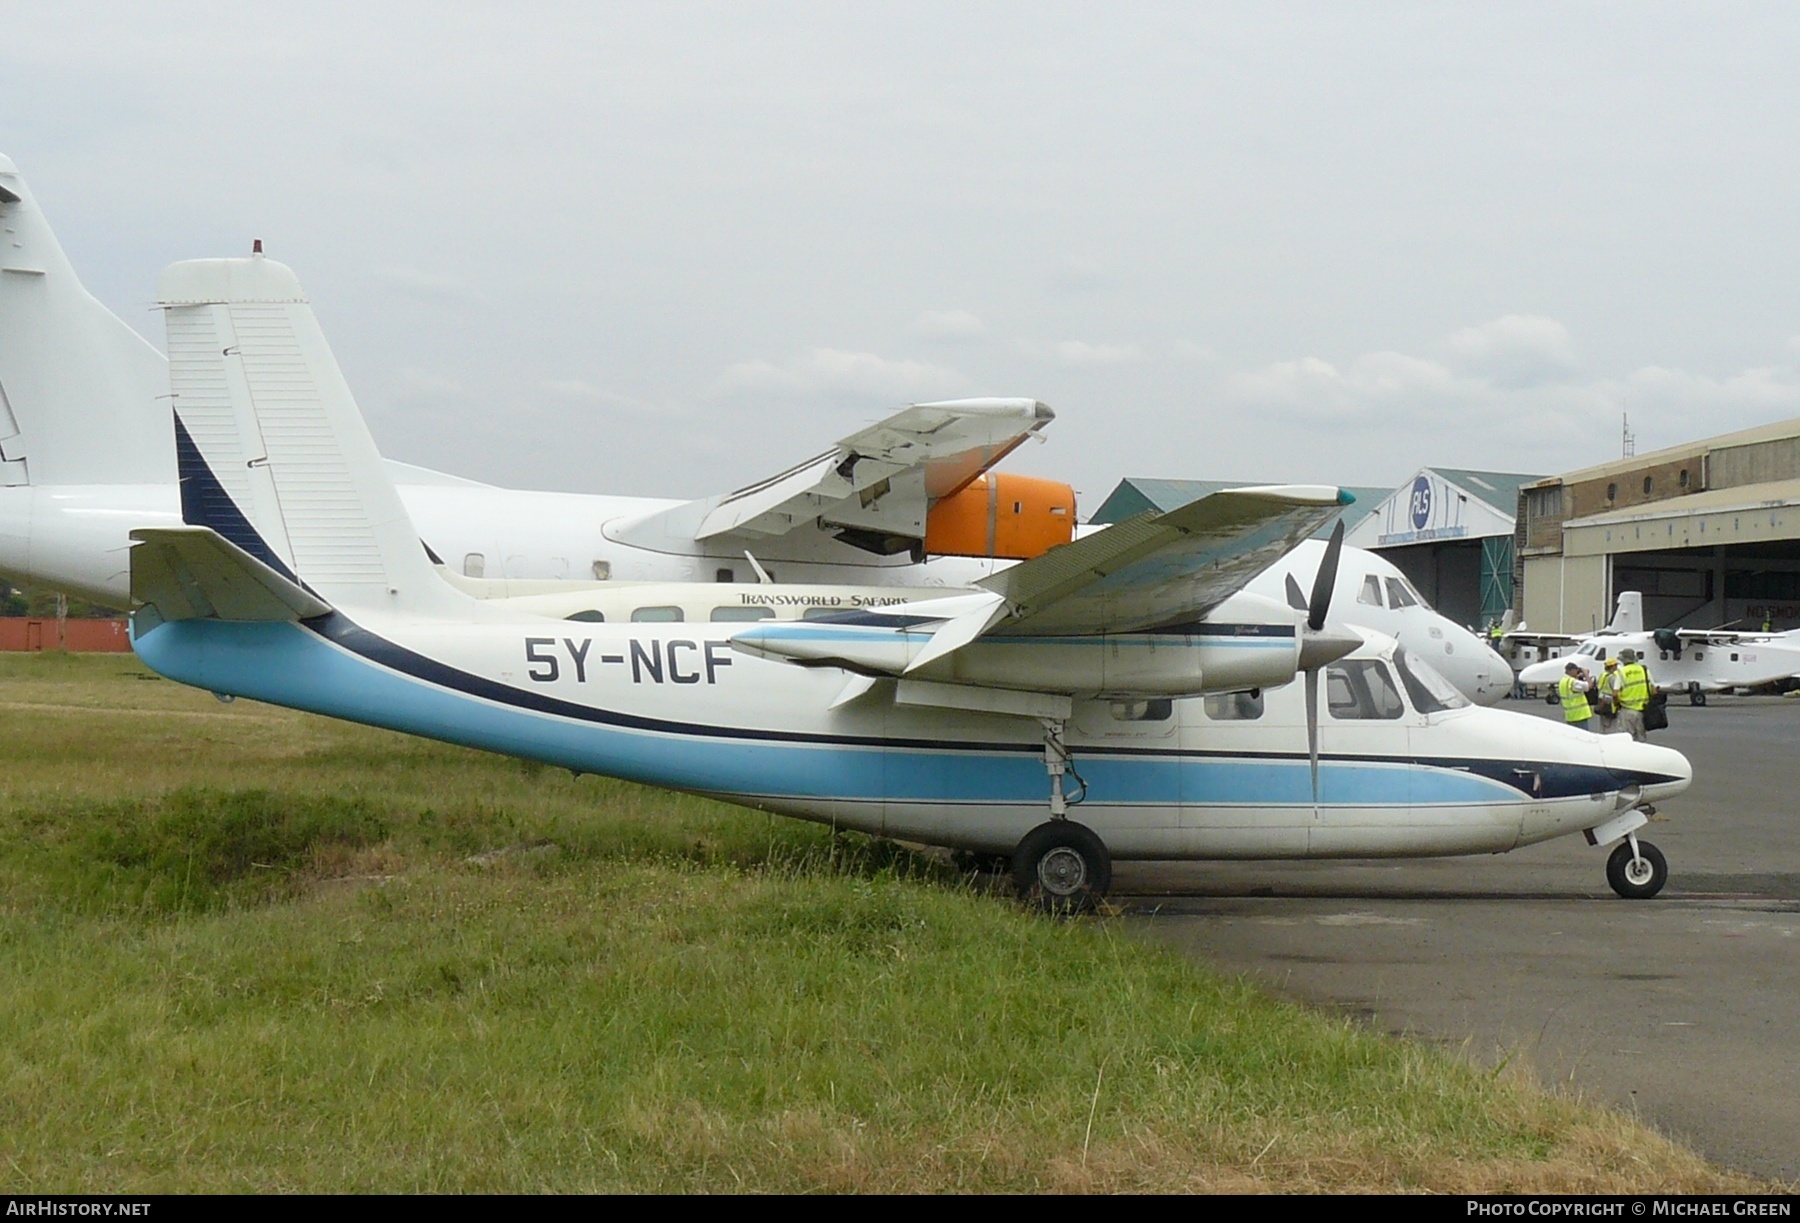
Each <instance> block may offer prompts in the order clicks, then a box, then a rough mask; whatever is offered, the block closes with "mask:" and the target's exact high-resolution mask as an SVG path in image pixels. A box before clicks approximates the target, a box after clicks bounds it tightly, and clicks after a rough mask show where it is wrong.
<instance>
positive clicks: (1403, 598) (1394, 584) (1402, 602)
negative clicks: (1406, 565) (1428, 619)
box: [1387, 578, 1419, 607]
mask: <svg viewBox="0 0 1800 1223" xmlns="http://www.w3.org/2000/svg"><path fill="white" fill-rule="evenodd" d="M1387 592H1388V606H1389V607H1417V606H1418V605H1419V601H1418V600H1417V599H1415V598H1413V596H1412V591H1410V590H1408V589H1407V587H1406V583H1405V582H1402V581H1401V580H1400V579H1399V578H1389V579H1388V580H1387Z"/></svg>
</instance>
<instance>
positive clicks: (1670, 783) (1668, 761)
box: [1600, 735, 1694, 800]
mask: <svg viewBox="0 0 1800 1223" xmlns="http://www.w3.org/2000/svg"><path fill="white" fill-rule="evenodd" d="M1600 750H1601V753H1602V756H1603V758H1604V759H1605V761H1606V767H1607V768H1609V769H1611V770H1613V771H1614V772H1617V773H1625V774H1628V775H1630V776H1631V777H1632V778H1633V779H1635V780H1637V781H1638V782H1639V784H1641V785H1642V786H1643V787H1644V797H1645V798H1646V799H1650V800H1654V799H1659V798H1668V797H1670V796H1671V795H1675V794H1680V793H1681V792H1682V791H1683V790H1685V789H1687V788H1688V786H1690V785H1692V784H1693V781H1694V766H1693V765H1692V764H1690V763H1689V762H1688V758H1687V757H1686V756H1684V755H1682V754H1681V753H1680V752H1678V751H1676V750H1675V749H1674V748H1672V747H1659V746H1658V745H1657V744H1654V743H1637V742H1634V741H1633V740H1631V739H1628V738H1626V737H1625V736H1623V735H1607V736H1604V737H1603V739H1602V741H1601V749H1600Z"/></svg>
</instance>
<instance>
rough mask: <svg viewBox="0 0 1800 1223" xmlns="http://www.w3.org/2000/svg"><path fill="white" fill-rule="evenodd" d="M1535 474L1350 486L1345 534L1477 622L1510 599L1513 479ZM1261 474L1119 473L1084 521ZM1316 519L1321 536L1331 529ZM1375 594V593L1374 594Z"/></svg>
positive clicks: (1433, 472)
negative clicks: (1122, 476) (1159, 476)
mask: <svg viewBox="0 0 1800 1223" xmlns="http://www.w3.org/2000/svg"><path fill="white" fill-rule="evenodd" d="M1539 479H1540V477H1538V476H1533V475H1520V474H1517V473H1514V472H1495V471H1466V470H1462V469H1459V468H1452V467H1425V468H1421V469H1420V470H1419V471H1418V472H1417V473H1415V474H1414V475H1413V477H1412V478H1411V479H1409V480H1407V481H1406V483H1404V484H1402V485H1401V486H1400V487H1399V488H1357V487H1354V486H1350V492H1351V493H1352V494H1354V495H1355V497H1356V502H1355V503H1354V504H1353V505H1351V507H1350V508H1349V510H1348V511H1346V512H1345V514H1344V525H1345V535H1344V542H1345V543H1347V544H1350V545H1352V546H1354V547H1358V548H1366V549H1368V550H1369V551H1371V552H1376V553H1379V554H1380V555H1381V557H1382V558H1383V559H1384V560H1387V561H1388V562H1390V563H1391V564H1393V565H1394V566H1395V567H1396V568H1397V569H1399V570H1400V572H1402V573H1404V574H1405V575H1406V577H1407V580H1408V581H1410V582H1411V583H1412V584H1413V585H1414V586H1415V587H1417V588H1418V591H1419V593H1420V594H1421V595H1423V596H1424V597H1425V601H1426V602H1428V603H1430V604H1431V605H1432V607H1434V608H1436V609H1437V610H1438V611H1439V612H1440V613H1442V614H1443V615H1445V616H1447V617H1449V618H1450V619H1451V620H1454V621H1456V622H1457V623H1458V624H1466V625H1468V626H1469V627H1471V628H1474V629H1483V628H1486V627H1487V626H1488V625H1490V624H1493V623H1495V622H1497V621H1498V620H1499V619H1500V618H1501V616H1503V615H1504V614H1505V613H1506V611H1507V609H1508V608H1510V607H1512V606H1513V604H1514V599H1513V592H1514V577H1515V571H1516V557H1515V541H1516V536H1517V523H1518V501H1519V489H1520V487H1521V486H1523V485H1526V484H1533V483H1536V482H1537V481H1538V480H1539ZM1277 482H1278V481H1263V480H1150V479H1140V478H1136V477H1133V478H1129V479H1126V480H1122V481H1120V483H1119V486H1118V487H1117V488H1115V489H1114V490H1113V491H1112V493H1111V495H1109V496H1108V497H1107V498H1106V500H1105V501H1104V502H1102V503H1101V505H1100V508H1099V509H1097V510H1095V511H1094V514H1093V517H1092V518H1091V519H1089V521H1090V522H1095V523H1110V522H1119V521H1122V520H1123V519H1126V518H1129V517H1131V516H1132V515H1133V514H1139V513H1142V512H1143V511H1145V510H1148V509H1157V510H1171V509H1174V508H1175V507H1176V506H1179V505H1186V504H1187V503H1188V502H1190V501H1192V500H1194V499H1195V498H1196V497H1202V496H1205V495H1206V494H1207V493H1212V492H1217V491H1219V490H1220V489H1223V488H1243V487H1245V486H1246V485H1254V484H1263V483H1277ZM1329 529H1330V528H1329V527H1327V528H1322V529H1321V530H1320V531H1319V533H1318V534H1319V536H1320V537H1321V538H1322V537H1323V536H1324V535H1325V534H1327V533H1328V531H1329ZM1375 597H1377V598H1380V597H1381V596H1380V595H1379V594H1377V595H1376V596H1375Z"/></svg>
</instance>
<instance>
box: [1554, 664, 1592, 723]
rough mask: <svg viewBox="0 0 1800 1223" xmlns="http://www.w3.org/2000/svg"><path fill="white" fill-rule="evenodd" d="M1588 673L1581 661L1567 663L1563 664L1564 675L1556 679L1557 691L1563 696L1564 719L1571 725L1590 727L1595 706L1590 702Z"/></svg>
mask: <svg viewBox="0 0 1800 1223" xmlns="http://www.w3.org/2000/svg"><path fill="white" fill-rule="evenodd" d="M1591 686H1592V685H1591V684H1590V683H1589V682H1588V673H1587V672H1586V671H1583V670H1582V669H1581V664H1580V663H1573V662H1572V663H1566V664H1564V666H1563V677H1562V678H1561V679H1559V680H1557V681H1556V691H1557V693H1558V694H1559V695H1560V696H1561V697H1562V709H1563V721H1565V722H1567V723H1568V724H1569V725H1570V726H1579V727H1580V728H1581V729H1582V730H1587V729H1589V726H1588V722H1589V721H1590V720H1591V719H1592V718H1593V716H1594V707H1593V706H1592V705H1589V704H1588V699H1587V694H1588V688H1589V687H1591Z"/></svg>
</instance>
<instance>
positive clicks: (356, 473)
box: [157, 255, 462, 612]
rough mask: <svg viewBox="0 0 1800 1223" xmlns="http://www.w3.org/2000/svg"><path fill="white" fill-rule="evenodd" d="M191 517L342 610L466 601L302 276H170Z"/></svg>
mask: <svg viewBox="0 0 1800 1223" xmlns="http://www.w3.org/2000/svg"><path fill="white" fill-rule="evenodd" d="M157 297H158V300H159V302H160V303H161V305H162V307H163V310H164V312H165V314H166V316H167V319H168V343H169V383H170V387H171V389H172V390H173V391H174V395H175V401H174V402H175V451H176V459H177V467H178V469H179V474H180V478H181V508H182V517H183V518H184V519H185V520H186V521H188V522H189V523H192V524H194V525H197V526H207V527H211V528H212V529H213V530H215V531H217V532H218V533H219V534H220V535H222V536H224V537H225V538H226V539H228V540H230V541H231V542H232V543H233V544H236V545H237V546H238V547H239V548H242V549H243V550H244V551H245V552H247V553H249V554H250V555H251V556H253V557H254V558H256V559H257V560H258V561H261V562H262V563H263V564H265V565H268V566H269V567H270V568H271V569H274V570H275V571H276V572H277V573H279V574H281V575H282V576H283V577H287V578H290V579H292V580H294V581H297V582H300V583H302V584H304V585H305V586H306V587H307V588H308V589H310V590H312V591H314V592H316V593H317V594H318V595H319V596H320V597H321V598H323V599H324V600H326V601H327V602H329V603H331V604H332V605H333V606H335V607H338V608H340V609H343V610H346V611H350V612H354V611H355V610H357V609H359V608H387V609H392V610H396V611H401V610H406V611H419V610H427V609H429V608H431V607H434V606H440V607H441V606H447V605H448V604H450V603H453V602H460V601H462V596H460V595H458V594H457V593H456V592H455V591H453V590H451V589H450V587H448V586H447V585H445V583H444V581H443V579H441V578H440V577H438V576H437V574H436V573H435V572H434V571H433V569H432V567H431V564H430V561H429V560H428V558H427V557H426V554H425V550H424V547H423V546H422V545H421V544H420V543H419V537H418V534H417V533H416V532H415V531H414V529H413V526H412V523H411V521H410V520H409V519H408V517H407V514H406V510H405V507H404V506H403V505H402V504H401V501H400V497H399V494H398V493H397V492H396V491H395V488H394V484H393V481H392V479H391V478H390V477H389V475H388V473H387V470H386V468H385V467H384V465H383V463H382V460H381V455H380V453H379V452H378V451H377V450H376V448H375V440H374V438H373V437H371V436H370V434H369V430H368V427H367V425H366V424H364V422H363V418H362V413H361V412H360V411H359V410H358V409H357V406H356V401H355V399H354V398H353V397H352V396H351V394H350V388H349V386H347V385H346V384H345V382H344V376H343V374H342V373H341V372H340V371H339V369H338V365H337V361H336V359H335V358H334V357H333V356H332V354H331V349H330V347H329V346H328V345H327V344H326V342H325V336H324V334H323V333H322V332H321V331H320V329H319V325H318V321H317V319H315V318H314V316H313V312H312V307H311V306H310V305H308V304H307V301H306V296H305V294H304V293H303V292H302V291H301V289H300V282H299V280H298V279H297V278H296V277H295V276H294V273H293V271H292V270H291V269H289V268H288V267H286V266H285V265H283V264H280V263H276V262H275V261H274V260H271V259H265V258H263V257H262V256H261V255H255V256H252V257H251V258H248V259H199V260H193V261H190V262H187V263H177V264H174V265H172V266H171V267H169V268H168V269H167V270H165V271H164V272H163V274H162V279H161V281H160V282H159V284H158V292H157Z"/></svg>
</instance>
